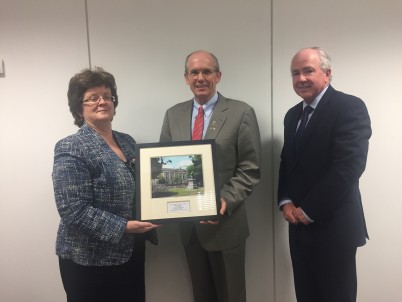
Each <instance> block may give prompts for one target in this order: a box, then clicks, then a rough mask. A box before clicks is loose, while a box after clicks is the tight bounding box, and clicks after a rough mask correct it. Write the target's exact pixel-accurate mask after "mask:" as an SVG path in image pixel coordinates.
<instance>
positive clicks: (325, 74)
mask: <svg viewBox="0 0 402 302" xmlns="http://www.w3.org/2000/svg"><path fill="white" fill-rule="evenodd" d="M290 70H291V73H292V81H293V89H294V91H295V92H296V93H297V94H298V95H299V96H300V97H301V98H303V100H305V101H306V103H308V104H310V103H311V102H312V101H314V99H315V98H316V97H317V96H318V95H319V94H320V93H321V91H323V89H324V88H325V87H326V86H327V85H328V84H329V82H330V76H331V69H328V70H326V71H324V70H322V69H321V62H320V57H319V55H318V52H317V50H315V49H302V50H300V51H299V52H298V53H297V54H296V55H295V56H294V57H293V60H292V63H291V67H290Z"/></svg>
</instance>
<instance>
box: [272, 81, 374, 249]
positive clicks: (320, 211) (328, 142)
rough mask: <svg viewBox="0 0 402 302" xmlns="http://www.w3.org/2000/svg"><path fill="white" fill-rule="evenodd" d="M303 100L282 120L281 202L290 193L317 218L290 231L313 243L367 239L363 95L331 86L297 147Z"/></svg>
mask: <svg viewBox="0 0 402 302" xmlns="http://www.w3.org/2000/svg"><path fill="white" fill-rule="evenodd" d="M302 110H303V105H302V103H299V104H298V105H296V106H294V107H293V108H291V109H290V110H289V111H288V112H287V114H286V116H285V119H284V127H285V129H284V145H283V149H282V153H281V164H280V172H279V184H278V201H281V200H282V199H284V198H289V199H291V200H292V201H293V203H294V204H295V206H296V207H301V208H302V209H303V211H304V212H305V213H306V214H307V216H309V218H311V219H312V220H313V221H314V222H313V223H311V224H310V225H308V226H305V225H303V224H298V225H290V235H291V236H297V237H298V238H299V239H300V240H303V242H305V243H307V244H311V245H315V246H331V245H336V246H340V247H342V246H344V247H353V246H355V247H356V246H361V245H364V244H365V242H366V238H368V234H367V229H366V224H365V219H364V213H363V208H362V202H361V196H360V190H359V178H360V176H361V175H362V173H363V171H364V170H365V167H366V160H367V152H368V141H369V138H370V136H371V126H370V118H369V115H368V112H367V109H366V106H365V104H364V103H363V101H362V100H360V99H358V98H356V97H354V96H351V95H347V94H344V93H342V92H339V91H336V90H335V89H333V87H332V86H329V87H328V89H327V91H326V92H325V93H324V95H323V96H322V98H321V100H320V102H319V103H318V106H317V108H316V109H315V111H314V114H313V115H312V116H311V119H310V121H309V123H308V124H307V127H306V129H305V130H304V133H303V137H302V141H301V142H300V144H299V146H298V148H297V151H296V149H295V145H294V143H295V141H294V137H295V132H296V128H297V123H298V120H299V119H300V115H301V112H302Z"/></svg>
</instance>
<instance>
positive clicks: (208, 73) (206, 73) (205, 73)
mask: <svg viewBox="0 0 402 302" xmlns="http://www.w3.org/2000/svg"><path fill="white" fill-rule="evenodd" d="M214 72H216V71H215V70H211V69H204V70H191V71H190V72H188V73H187V75H188V76H189V77H190V78H192V79H196V78H198V75H199V74H202V75H203V76H204V77H209V76H211V75H212V74H213V73H214Z"/></svg>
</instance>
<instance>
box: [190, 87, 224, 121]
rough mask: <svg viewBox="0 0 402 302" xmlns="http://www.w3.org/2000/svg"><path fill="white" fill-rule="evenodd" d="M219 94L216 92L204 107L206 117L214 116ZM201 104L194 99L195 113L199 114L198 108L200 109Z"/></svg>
mask: <svg viewBox="0 0 402 302" xmlns="http://www.w3.org/2000/svg"><path fill="white" fill-rule="evenodd" d="M218 97H219V95H218V92H217V91H215V94H214V96H213V97H212V98H210V99H209V100H208V102H206V103H205V104H204V105H203V107H204V114H205V116H210V115H211V114H212V111H213V110H214V107H215V105H216V103H217V102H218ZM200 106H201V105H200V104H198V103H197V101H196V100H195V98H194V99H193V108H194V110H195V111H197V112H198V108H200Z"/></svg>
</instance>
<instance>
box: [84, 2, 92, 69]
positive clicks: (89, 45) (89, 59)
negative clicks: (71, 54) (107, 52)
mask: <svg viewBox="0 0 402 302" xmlns="http://www.w3.org/2000/svg"><path fill="white" fill-rule="evenodd" d="M85 25H86V29H87V48H88V66H89V68H90V69H92V58H91V43H90V39H89V18H88V0H85Z"/></svg>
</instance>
